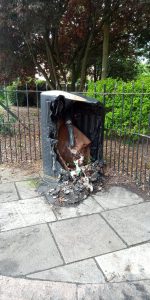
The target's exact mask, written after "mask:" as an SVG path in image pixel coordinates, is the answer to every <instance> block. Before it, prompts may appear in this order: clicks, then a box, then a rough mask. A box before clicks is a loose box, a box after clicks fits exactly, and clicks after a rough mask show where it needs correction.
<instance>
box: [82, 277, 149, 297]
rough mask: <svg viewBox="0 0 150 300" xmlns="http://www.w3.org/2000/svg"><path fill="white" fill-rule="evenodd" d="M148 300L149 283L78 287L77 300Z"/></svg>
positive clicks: (138, 282)
mask: <svg viewBox="0 0 150 300" xmlns="http://www.w3.org/2000/svg"><path fill="white" fill-rule="evenodd" d="M135 299H136V300H142V299H143V300H150V281H137V282H132V283H131V282H130V283H109V284H101V285H100V284H99V285H94V284H93V285H80V286H79V287H78V300H135Z"/></svg>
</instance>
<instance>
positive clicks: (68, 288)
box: [0, 276, 77, 300]
mask: <svg viewBox="0 0 150 300" xmlns="http://www.w3.org/2000/svg"><path fill="white" fill-rule="evenodd" d="M76 292H77V288H76V285H75V284H68V283H57V282H43V281H42V282H40V281H37V280H25V279H16V278H8V277H4V276H3V277H0V299H1V300H77V298H76Z"/></svg>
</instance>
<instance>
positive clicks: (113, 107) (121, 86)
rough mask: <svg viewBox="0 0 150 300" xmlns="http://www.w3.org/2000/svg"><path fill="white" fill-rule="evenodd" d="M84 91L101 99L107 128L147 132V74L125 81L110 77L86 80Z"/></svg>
mask: <svg viewBox="0 0 150 300" xmlns="http://www.w3.org/2000/svg"><path fill="white" fill-rule="evenodd" d="M104 92H105V93H106V94H105V95H104V94H103V93H104ZM109 93H110V94H109ZM148 93H149V94H148ZM87 95H88V96H91V97H95V98H97V99H98V100H99V101H101V102H103V103H104V102H105V107H106V118H105V127H106V128H107V129H108V132H112V130H114V131H115V132H117V133H118V134H120V133H121V131H122V134H124V132H126V134H129V133H131V134H133V133H142V134H149V133H150V128H149V117H150V76H141V77H139V78H138V79H137V80H136V81H135V82H127V83H125V82H123V81H122V80H117V81H116V80H115V79H112V78H108V79H105V80H101V81H97V82H96V83H93V82H89V83H88V91H87Z"/></svg>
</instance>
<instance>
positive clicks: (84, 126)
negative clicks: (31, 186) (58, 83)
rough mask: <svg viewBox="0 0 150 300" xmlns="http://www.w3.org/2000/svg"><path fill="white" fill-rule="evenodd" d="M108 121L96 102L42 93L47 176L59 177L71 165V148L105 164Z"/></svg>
mask: <svg viewBox="0 0 150 300" xmlns="http://www.w3.org/2000/svg"><path fill="white" fill-rule="evenodd" d="M104 118H105V113H104V106H103V104H101V103H100V102H99V101H97V100H96V99H92V98H89V97H85V96H83V95H79V94H75V93H68V92H64V91H58V90H57V91H46V92H43V93H41V129H42V157H43V172H44V177H45V178H49V177H58V176H59V174H60V170H62V168H64V169H65V167H64V165H65V166H67V165H68V162H67V160H68V157H69V156H70V152H69V150H68V149H72V150H71V151H72V152H73V150H74V149H76V150H75V152H77V149H79V150H81V148H82V151H81V152H82V156H86V158H87V157H88V158H89V157H90V160H91V161H92V162H94V161H102V159H103V138H104ZM83 150H84V151H83ZM83 153H84V155H83ZM71 159H72V158H71V157H70V161H71ZM69 163H70V162H69ZM66 168H67V167H66Z"/></svg>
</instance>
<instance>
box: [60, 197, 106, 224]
mask: <svg viewBox="0 0 150 300" xmlns="http://www.w3.org/2000/svg"><path fill="white" fill-rule="evenodd" d="M102 210H103V209H102V208H101V207H100V205H99V204H97V202H96V201H95V200H94V199H92V198H91V197H89V198H87V199H86V200H84V201H83V202H81V203H80V204H78V205H77V206H69V207H56V208H55V212H56V215H57V218H58V219H59V220H61V219H67V218H73V217H79V216H84V215H90V214H93V213H99V212H101V211H102Z"/></svg>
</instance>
